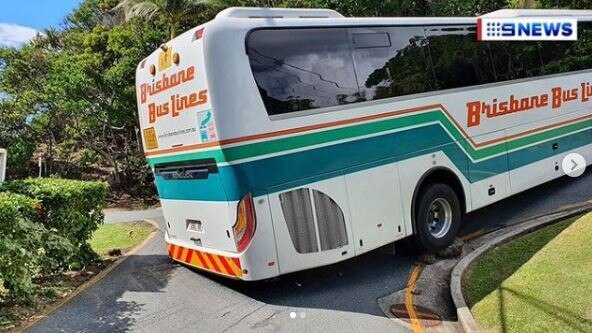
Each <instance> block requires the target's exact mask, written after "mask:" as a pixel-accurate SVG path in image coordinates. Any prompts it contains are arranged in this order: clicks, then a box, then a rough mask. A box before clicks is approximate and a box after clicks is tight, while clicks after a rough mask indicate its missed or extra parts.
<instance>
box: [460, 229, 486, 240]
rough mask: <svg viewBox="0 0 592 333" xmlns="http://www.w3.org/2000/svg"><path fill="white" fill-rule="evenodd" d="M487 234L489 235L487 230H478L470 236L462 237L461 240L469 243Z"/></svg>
mask: <svg viewBox="0 0 592 333" xmlns="http://www.w3.org/2000/svg"><path fill="white" fill-rule="evenodd" d="M486 233H487V230H485V229H479V230H477V231H475V232H472V233H470V234H468V235H465V236H462V237H461V238H460V239H461V240H462V241H463V242H467V241H470V240H473V239H475V238H477V237H479V236H482V235H485V234H486Z"/></svg>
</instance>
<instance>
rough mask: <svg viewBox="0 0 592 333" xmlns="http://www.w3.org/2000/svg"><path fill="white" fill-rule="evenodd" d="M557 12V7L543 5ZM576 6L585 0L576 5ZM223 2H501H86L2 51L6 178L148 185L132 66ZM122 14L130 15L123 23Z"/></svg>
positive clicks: (346, 2)
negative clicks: (39, 169)
mask: <svg viewBox="0 0 592 333" xmlns="http://www.w3.org/2000/svg"><path fill="white" fill-rule="evenodd" d="M543 2H544V3H545V4H546V5H548V6H558V7H561V6H563V5H564V4H563V3H562V2H561V1H554V0H544V1H543ZM581 2H582V3H583V4H584V3H588V2H589V1H588V2H586V1H581ZM229 6H264V7H269V6H275V7H314V8H332V9H335V10H337V11H339V12H340V13H342V14H343V15H346V16H412V15H421V16H430V15H474V14H476V13H483V12H487V11H492V10H496V9H499V8H503V7H505V6H507V3H506V1H505V0H452V1H428V0H425V1H411V0H385V1H374V0H267V1H261V0H204V1H199V0H122V1H121V2H120V1H119V0H84V1H82V2H81V4H80V5H79V7H78V8H76V9H74V10H73V11H72V12H71V13H69V14H68V15H67V17H66V19H65V21H64V23H63V24H62V25H61V26H60V27H58V28H51V29H49V30H46V31H44V32H43V33H42V34H40V35H39V36H38V37H36V38H35V39H34V40H33V41H31V42H30V43H28V44H26V45H24V46H22V47H21V48H18V49H15V48H0V119H1V120H2V121H0V146H4V147H7V148H8V149H9V176H11V177H13V178H14V177H22V176H26V175H35V174H36V171H35V162H34V160H35V159H36V158H38V157H44V158H45V159H46V160H47V174H54V175H58V176H62V177H72V178H86V179H97V178H100V179H103V180H108V181H109V182H110V183H111V185H112V188H113V189H115V190H117V189H118V188H119V189H121V188H123V189H126V190H130V189H134V188H136V189H146V188H152V185H151V178H150V177H151V175H150V172H149V170H148V168H147V167H146V166H145V162H144V158H143V152H142V146H141V144H140V142H139V128H138V120H137V112H136V101H135V88H134V77H135V69H136V66H137V64H138V63H139V62H140V61H141V60H142V59H143V58H144V57H146V56H147V55H148V54H150V53H151V52H152V51H153V50H155V49H156V48H157V47H158V46H159V45H160V44H161V43H163V42H164V41H166V40H167V39H169V38H170V37H171V36H173V35H175V34H178V33H180V32H182V31H185V30H187V29H189V28H191V27H193V26H196V25H198V24H201V23H204V22H206V21H208V20H211V19H213V18H214V16H215V15H216V13H217V12H219V11H220V10H222V9H224V8H225V7H229ZM121 9H124V10H125V11H124V13H127V14H128V15H127V17H126V19H121V15H122V13H121Z"/></svg>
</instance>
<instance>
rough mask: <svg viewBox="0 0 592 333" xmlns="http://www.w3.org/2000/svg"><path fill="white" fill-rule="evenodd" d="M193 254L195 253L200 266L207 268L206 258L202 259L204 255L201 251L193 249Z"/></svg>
mask: <svg viewBox="0 0 592 333" xmlns="http://www.w3.org/2000/svg"><path fill="white" fill-rule="evenodd" d="M195 254H197V260H199V263H200V264H201V267H203V268H208V266H207V264H206V260H205V259H204V257H203V256H202V255H201V252H199V251H195Z"/></svg>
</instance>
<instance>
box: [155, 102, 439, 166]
mask: <svg viewBox="0 0 592 333" xmlns="http://www.w3.org/2000/svg"><path fill="white" fill-rule="evenodd" d="M438 107H439V108H441V109H443V106H442V104H433V105H426V106H421V107H417V108H410V109H403V110H399V111H390V112H385V113H379V114H375V115H369V116H363V117H358V118H352V119H345V120H338V121H332V122H328V123H324V124H316V125H309V126H303V127H296V128H289V129H285V130H280V131H275V132H268V133H261V134H254V135H247V136H243V137H238V138H232V139H226V140H221V141H218V142H208V143H198V144H193V145H188V146H183V147H174V148H168V149H161V150H157V151H150V152H146V153H145V155H146V156H151V155H157V154H166V153H173V152H178V151H184V150H192V149H200V148H208V147H214V146H222V145H228V144H233V143H240V142H245V141H252V140H259V139H266V138H271V137H276V136H282V135H288V134H294V133H300V132H307V131H313V130H317V129H323V128H327V127H333V126H341V125H347V124H351V123H357V122H362V121H367V120H373V119H380V118H386V117H390V116H394V115H400V114H405V113H410V112H417V111H425V110H428V109H433V108H438ZM445 112H446V111H445ZM446 113H448V112H446Z"/></svg>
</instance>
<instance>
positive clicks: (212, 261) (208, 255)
mask: <svg viewBox="0 0 592 333" xmlns="http://www.w3.org/2000/svg"><path fill="white" fill-rule="evenodd" d="M204 254H205V255H206V257H207V258H208V259H209V260H210V263H212V267H210V269H214V270H215V271H216V272H220V268H219V267H218V265H217V264H216V262H215V261H214V258H212V255H211V254H209V253H204Z"/></svg>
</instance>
